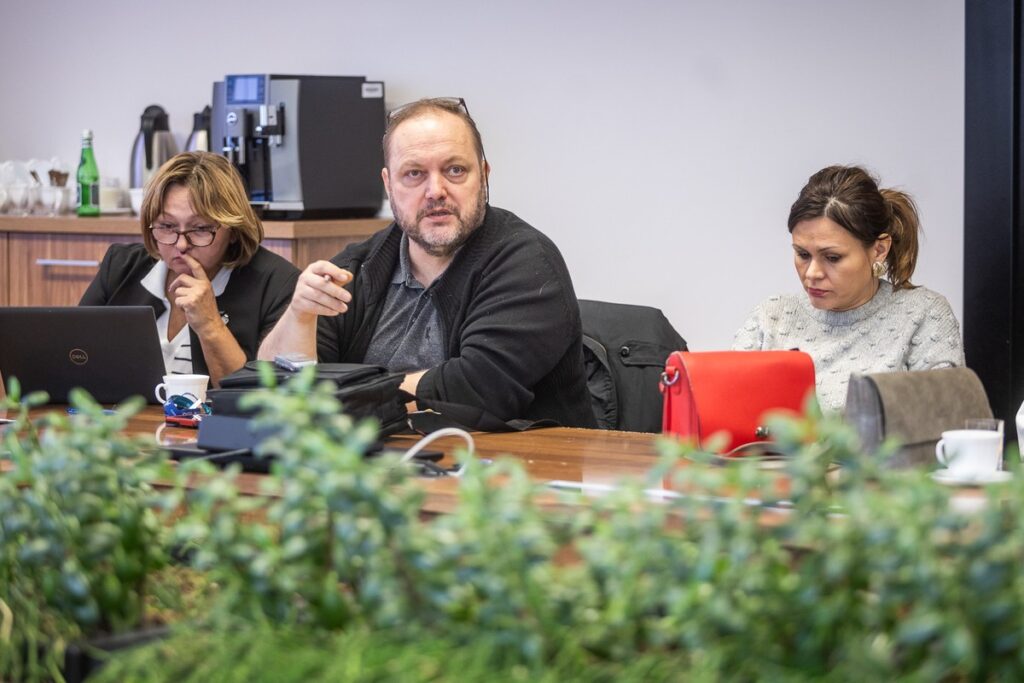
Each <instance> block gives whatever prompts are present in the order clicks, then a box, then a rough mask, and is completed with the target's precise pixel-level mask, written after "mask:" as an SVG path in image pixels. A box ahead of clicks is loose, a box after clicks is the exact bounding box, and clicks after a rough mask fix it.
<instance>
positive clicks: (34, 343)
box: [0, 306, 164, 403]
mask: <svg viewBox="0 0 1024 683" xmlns="http://www.w3.org/2000/svg"><path fill="white" fill-rule="evenodd" d="M0 375H2V376H3V378H4V382H5V383H6V382H7V381H8V380H9V379H10V378H11V377H17V378H18V381H19V382H20V383H21V388H22V394H23V395H24V394H27V393H28V392H30V391H45V392H47V393H48V394H49V395H50V401H51V402H53V403H66V402H67V400H68V392H69V391H70V390H71V389H73V388H74V387H81V388H83V389H85V390H86V391H88V392H89V393H90V394H91V395H92V397H93V398H95V399H96V400H97V401H98V402H99V403H118V402H119V401H123V400H124V399H126V398H128V397H129V396H134V395H136V394H138V395H140V396H143V397H145V399H146V400H147V401H149V402H150V403H156V397H155V396H154V395H153V388H154V387H155V386H156V385H157V384H159V383H160V381H161V379H162V378H163V375H164V358H163V353H162V351H161V349H160V340H159V335H158V334H157V331H156V319H155V318H154V315H153V309H152V308H151V307H149V306H71V307H62V308H55V307H26V308H18V307H12V308H2V307H0Z"/></svg>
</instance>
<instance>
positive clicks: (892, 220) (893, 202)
mask: <svg viewBox="0 0 1024 683" xmlns="http://www.w3.org/2000/svg"><path fill="white" fill-rule="evenodd" d="M821 217H825V218H828V219H829V220H831V221H833V222H835V223H837V224H839V225H841V226H842V227H844V228H845V229H846V230H848V231H849V232H850V234H852V235H853V236H854V237H856V238H857V239H858V240H860V242H861V244H863V245H864V247H865V248H868V247H870V246H871V245H873V244H874V243H875V241H876V240H877V239H878V238H879V237H880V236H881V235H883V234H888V235H889V237H891V238H892V244H891V246H890V247H889V255H888V256H887V257H886V259H885V266H886V272H887V273H888V277H889V282H891V283H892V286H893V289H911V288H913V287H914V285H913V284H911V282H910V276H911V275H913V274H914V268H915V267H916V266H917V235H918V232H919V231H920V230H921V223H920V220H919V219H918V217H917V206H915V205H914V200H913V199H911V198H910V195H908V194H906V193H904V192H900V191H899V190H889V189H879V187H878V181H876V180H875V179H874V178H873V177H872V176H871V174H870V173H868V172H867V171H865V170H864V169H863V168H861V167H859V166H829V167H828V168H823V169H821V170H820V171H818V172H817V173H815V174H814V175H812V176H811V177H810V179H809V180H808V181H807V184H806V185H804V189H802V190H800V196H799V197H797V199H796V201H795V202H793V206H792V208H790V210H789V231H790V232H793V228H794V227H795V226H796V224H797V223H800V222H802V221H807V220H813V219H815V218H821Z"/></svg>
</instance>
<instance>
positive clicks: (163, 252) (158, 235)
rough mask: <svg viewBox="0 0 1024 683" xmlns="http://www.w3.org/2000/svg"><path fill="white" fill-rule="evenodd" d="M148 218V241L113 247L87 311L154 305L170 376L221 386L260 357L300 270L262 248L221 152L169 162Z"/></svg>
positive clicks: (153, 189)
mask: <svg viewBox="0 0 1024 683" xmlns="http://www.w3.org/2000/svg"><path fill="white" fill-rule="evenodd" d="M140 218H141V226H142V244H113V245H111V246H110V249H109V250H107V253H106V255H105V256H104V257H103V263H102V264H101V265H100V271H99V273H98V274H97V275H96V278H95V279H94V280H93V281H92V283H91V284H90V285H89V288H88V289H87V290H86V292H85V294H84V295H83V296H82V300H81V301H80V302H79V305H81V306H142V305H146V306H152V307H153V310H154V312H155V314H156V326H157V332H158V333H159V336H160V343H161V345H162V347H163V353H164V365H165V366H166V369H167V372H168V373H169V374H172V373H185V374H190V373H197V374H204V375H209V376H210V381H211V382H212V383H213V385H214V386H219V384H220V380H221V378H222V377H224V376H225V375H227V374H230V373H232V372H234V371H235V370H238V369H239V368H241V367H242V366H243V365H244V364H245V362H246V361H247V360H251V359H253V358H255V357H256V350H257V348H258V347H259V344H260V341H261V340H262V339H263V337H264V335H266V334H267V332H269V331H270V329H271V328H272V327H273V326H274V323H275V322H277V319H278V318H279V317H280V316H281V314H282V313H284V311H285V309H286V308H287V307H288V302H289V301H290V300H291V294H292V291H293V290H294V289H295V281H296V279H297V278H298V274H299V271H298V269H297V268H295V266H293V265H292V264H291V263H289V262H288V261H286V260H285V259H283V258H281V257H280V256H278V255H277V254H274V253H272V252H270V251H268V250H267V249H265V248H263V247H262V246H260V242H262V241H263V224H262V223H261V222H260V220H259V218H257V217H256V214H255V213H254V212H253V210H252V207H251V206H250V205H249V199H248V197H247V196H246V192H245V187H244V186H243V185H242V179H241V177H240V176H239V175H238V171H236V170H235V168H234V166H232V165H231V163H230V162H229V161H228V160H227V159H225V158H224V157H222V156H220V155H217V154H211V153H209V152H186V153H184V154H179V155H177V156H175V157H174V158H172V159H171V160H169V161H168V162H167V163H165V164H164V165H163V166H162V167H161V168H160V170H159V171H158V172H157V174H156V175H155V176H154V177H153V179H152V181H151V182H150V184H149V186H148V187H147V189H146V194H145V197H144V198H143V201H142V215H141V216H140ZM111 333H112V334H116V330H111Z"/></svg>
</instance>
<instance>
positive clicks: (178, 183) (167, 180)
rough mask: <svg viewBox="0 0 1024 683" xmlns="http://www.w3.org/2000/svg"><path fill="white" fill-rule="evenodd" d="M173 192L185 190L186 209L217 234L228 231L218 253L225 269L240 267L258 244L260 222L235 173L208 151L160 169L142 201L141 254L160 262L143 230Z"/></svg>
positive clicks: (185, 154)
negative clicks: (223, 249) (225, 246)
mask: <svg viewBox="0 0 1024 683" xmlns="http://www.w3.org/2000/svg"><path fill="white" fill-rule="evenodd" d="M174 187H184V188H185V189H187V190H188V196H189V200H190V201H191V203H192V209H193V211H195V212H196V213H197V214H199V215H200V216H202V217H203V218H207V219H209V220H210V221H211V222H213V223H216V224H217V225H219V226H220V227H221V229H224V228H227V229H229V230H231V243H230V244H229V245H228V249H227V251H226V252H225V253H224V263H223V265H224V266H225V267H227V268H236V267H238V266H244V265H245V264H247V263H248V262H249V259H251V258H252V257H253V254H255V253H256V250H257V249H259V246H260V242H262V241H263V223H262V222H260V219H259V218H257V217H256V213H255V212H254V211H253V210H252V206H250V204H249V197H248V195H246V193H245V186H244V185H242V178H241V176H239V175H238V171H237V170H235V167H234V166H232V165H231V162H229V161H228V160H227V159H226V158H224V157H222V156H220V155H219V154H212V153H210V152H183V153H182V154H178V155H177V156H175V157H172V158H171V159H169V160H168V161H167V163H165V164H164V165H163V166H161V167H160V170H158V171H157V172H156V175H155V176H153V179H152V180H151V181H150V182H149V186H148V187H147V188H146V194H145V196H144V197H143V199H142V214H141V216H140V218H141V223H142V241H143V243H144V244H145V245H146V251H148V252H149V253H150V255H151V256H153V257H154V258H160V252H159V251H158V250H157V242H156V240H154V239H153V235H152V234H151V233H150V231H149V226H151V225H153V223H154V222H155V221H156V220H157V218H159V217H160V214H162V213H163V210H164V201H165V200H166V199H167V193H168V192H169V191H170V190H171V188H174Z"/></svg>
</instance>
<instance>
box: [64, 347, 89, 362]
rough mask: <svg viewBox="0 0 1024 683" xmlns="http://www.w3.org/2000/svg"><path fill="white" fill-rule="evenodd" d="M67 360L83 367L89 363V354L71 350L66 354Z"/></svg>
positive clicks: (80, 350)
mask: <svg viewBox="0 0 1024 683" xmlns="http://www.w3.org/2000/svg"><path fill="white" fill-rule="evenodd" d="M68 358H69V359H70V360H71V362H72V363H74V364H75V365H85V364H86V363H88V362H89V354H87V353H86V352H85V351H83V350H82V349H71V351H70V352H69V353H68Z"/></svg>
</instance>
